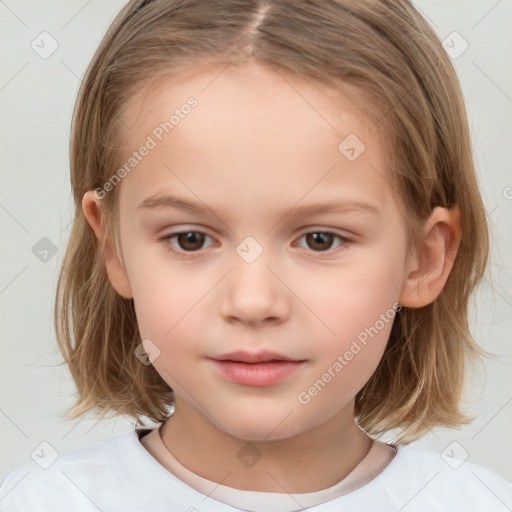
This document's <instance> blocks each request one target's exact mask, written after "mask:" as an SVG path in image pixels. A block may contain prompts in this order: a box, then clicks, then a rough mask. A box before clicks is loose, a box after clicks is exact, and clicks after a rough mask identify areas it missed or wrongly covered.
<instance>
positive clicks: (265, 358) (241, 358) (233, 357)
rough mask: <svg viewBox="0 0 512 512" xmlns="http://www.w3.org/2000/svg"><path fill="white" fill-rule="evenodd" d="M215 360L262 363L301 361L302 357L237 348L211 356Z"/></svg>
mask: <svg viewBox="0 0 512 512" xmlns="http://www.w3.org/2000/svg"><path fill="white" fill-rule="evenodd" d="M212 359H215V360H216V361H237V362H240V363H263V362H270V361H296V362H298V361H303V359H294V358H292V357H287V356H284V355H282V354H278V353H276V352H271V351H269V350H262V351H260V352H246V351H244V350H237V351H236V352H229V354H221V355H220V356H215V357H212Z"/></svg>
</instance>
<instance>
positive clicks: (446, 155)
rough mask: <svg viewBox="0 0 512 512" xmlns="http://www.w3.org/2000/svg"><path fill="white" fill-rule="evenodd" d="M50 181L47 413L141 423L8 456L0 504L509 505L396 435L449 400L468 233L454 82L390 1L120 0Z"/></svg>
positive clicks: (442, 411)
mask: <svg viewBox="0 0 512 512" xmlns="http://www.w3.org/2000/svg"><path fill="white" fill-rule="evenodd" d="M71 182H72V187H73V193H74V198H75V203H76V217H75V221H74V225H73V230H72V233H71V237H70V240H69V246H68V248H67V251H66V254H65V258H64V262H63V265H62V271H61V274H60V279H59V283H58V296H57V302H56V315H55V320H56V327H57V333H58V341H59V345H60V348H61V350H62V353H63V356H64V358H65V361H66V362H67V364H68V365H69V368H70V371H71V374H72V375H73V378H74V380H75V382H76V385H77V388H78V393H79V397H78V401H77V403H76V404H75V406H74V408H73V410H72V414H71V417H73V418H76V417H79V416H81V415H82V414H84V413H86V412H87V411H89V410H91V409H96V410H97V411H98V412H99V414H100V417H104V416H105V415H106V414H107V413H109V412H113V413H114V414H122V415H126V416H128V417H131V418H135V419H136V420H137V422H138V423H139V424H142V425H143V424H144V421H143V418H144V417H146V418H149V419H151V420H152V421H155V422H160V423H161V424H160V426H159V428H156V429H149V428H137V429H135V430H133V431H130V432H127V433H123V434H119V435H117V436H114V437H113V438H111V439H110V440H107V441H105V442H103V443H100V444H97V445H95V446H93V447H90V448H86V449H77V450H74V451H71V452H70V453H68V454H66V455H63V456H60V457H59V458H58V459H57V460H56V461H55V462H53V464H51V463H50V461H47V464H42V463H39V464H35V463H34V464H31V465H26V466H23V467H21V468H19V469H17V470H15V471H14V472H12V473H11V474H9V475H8V476H7V478H6V479H5V480H4V482H3V485H2V487H1V490H0V509H1V510H2V511H3V512H11V511H15V510H16V511H21V510H27V511H29V510H30V511H52V512H53V511H60V510H62V511H70V510H80V511H89V510H90V511H93V510H94V511H97V510H101V511H104V512H106V511H114V510H119V511H120V510H123V511H142V510H147V511H163V510H167V511H173V512H174V511H204V510H208V511H219V512H221V511H226V512H228V511H236V510H249V511H260V510H261V511H266V512H272V511H298V510H304V509H307V510H311V511H313V510H314V511H315V512H330V511H338V510H343V511H346V512H356V511H357V512H359V511H362V510H379V511H397V510H407V511H413V510H414V511H425V510H428V511H448V510H449V511H450V512H455V511H462V510H464V511H468V510H472V511H488V510H493V511H498V510H509V509H510V507H512V484H510V483H509V482H508V481H506V480H505V479H504V478H502V477H500V476H498V475H496V474H494V473H492V472H490V471H488V470H486V469H484V468H482V467H479V466H477V465H474V464H472V463H469V462H464V461H463V460H457V458H456V457H454V456H453V455H454V453H455V452H454V450H451V451H450V450H448V452H447V454H444V455H443V456H441V455H439V454H437V453H434V452H432V451H429V450H426V449H422V448H419V447H416V446H411V445H409V444H408V443H410V442H411V441H413V440H415V439H418V438H419V437H421V436H422V435H424V434H426V433H427V432H428V431H429V430H430V429H432V428H434V427H436V426H448V427H455V426H457V425H461V424H463V423H467V422H469V421H470V418H468V417H467V416H465V415H464V414H463V412H462V411H461V410H460V403H461V399H462V391H463V382H464V370H465V365H466V362H471V361H477V360H478V358H479V357H480V356H481V355H485V354H486V352H485V351H484V350H483V349H481V348H480V347H478V346H477V344H476V343H475V341H474V340H473V339H472V337H471V335H470V333H469V329H468V317H467V306H468V300H469V298H470V296H471V295H472V292H473V291H474V289H475V287H476V285H477V284H478V282H479V280H480V279H481V277H482V275H483V273H484V269H485V266H486V261H487V255H488V232H487V225H486V220H485V211H484V207H483V204H482V200H481V196H480V192H479V189H478V186H477V181H476V177H475V171H474V164H473V161H472V156H471V144H470V136H469V131H468V126H467V119H466V113H465V108H464V104H463V100H462V95H461V91H460V88H459V84H458V80H457V77H456V74H455V72H454V69H453V67H452V64H451V63H450V60H449V57H448V56H447V55H446V54H445V52H444V50H443V48H442V45H441V43H440V41H439V40H438V38H437V37H436V35H435V34H434V33H433V31H432V30H431V29H430V27H429V25H428V24H427V23H426V22H425V21H424V20H423V18H422V17H421V16H420V15H419V14H418V13H417V12H416V10H415V9H414V8H413V6H412V5H411V3H410V2H409V1H408V0H364V1H361V2H352V1H349V0H322V1H320V0H312V1H308V2H306V1H302V2H297V1H296V0H293V1H292V0H249V1H248V0H229V1H228V0H226V1H224V0H215V1H214V0H211V1H208V2H205V1H198V0H174V1H169V0H132V1H130V2H129V3H128V4H127V6H126V7H125V8H124V9H123V10H122V11H121V13H120V14H119V15H118V17H117V18H116V20H115V21H114V23H113V24H112V26H111V28H110V30H109V31H108V33H107V34H106V36H105V38H104V40H103V41H102V43H101V45H100V47H99V49H98V50H97V52H96V55H95V56H94V58H93V61H92V63H91V65H90V66H89V69H88V71H87V74H86V77H85V79H84V81H83V84H82V88H81V91H80V94H79V98H78V102H77V107H76V110H75V115H74V123H73V133H72V145H71ZM199 242H201V243H199ZM322 244H325V247H321V245H322ZM393 429H397V430H398V432H399V435H398V437H397V441H396V443H385V442H383V441H379V440H378V437H379V436H380V435H382V434H383V433H385V432H388V431H391V430H393ZM458 446H460V445H458ZM41 466H43V467H44V466H46V467H45V468H43V467H41Z"/></svg>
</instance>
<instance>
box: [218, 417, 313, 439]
mask: <svg viewBox="0 0 512 512" xmlns="http://www.w3.org/2000/svg"><path fill="white" fill-rule="evenodd" d="M222 424H223V425H224V427H225V428H224V430H225V432H226V433H227V434H229V435H230V436H232V437H235V438H237V439H241V440H243V441H252V442H254V443H256V442H268V441H279V440H282V439H289V438H291V437H294V436H296V435H298V434H301V433H302V432H304V431H305V430H307V429H308V426H307V425H305V424H302V423H301V422H300V419H299V418H297V416H296V414H295V411H294V412H292V413H291V414H290V413H289V411H288V412H287V413H286V414H283V412H280V413H279V414H269V413H268V412H266V413H265V412H263V413H259V412H257V413H256V414H254V413H253V414H247V415H246V414H244V413H240V415H239V416H235V417H232V418H230V419H229V420H228V419H227V418H225V419H224V421H222Z"/></svg>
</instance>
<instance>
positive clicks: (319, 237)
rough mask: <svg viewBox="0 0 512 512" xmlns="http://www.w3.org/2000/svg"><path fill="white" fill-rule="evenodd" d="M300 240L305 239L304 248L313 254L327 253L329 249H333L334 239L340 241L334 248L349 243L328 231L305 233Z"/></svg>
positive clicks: (346, 239) (347, 240)
mask: <svg viewBox="0 0 512 512" xmlns="http://www.w3.org/2000/svg"><path fill="white" fill-rule="evenodd" d="M301 239H305V241H306V246H307V247H306V248H308V249H311V250H313V251H314V252H327V251H329V250H330V249H333V245H334V243H335V240H336V239H338V240H340V242H339V243H338V244H337V245H336V246H334V248H337V247H339V246H341V245H344V244H346V243H348V242H350V240H349V239H348V238H345V237H343V236H341V235H338V234H336V233H332V232H330V231H311V232H309V233H305V234H304V235H303V236H302V237H301Z"/></svg>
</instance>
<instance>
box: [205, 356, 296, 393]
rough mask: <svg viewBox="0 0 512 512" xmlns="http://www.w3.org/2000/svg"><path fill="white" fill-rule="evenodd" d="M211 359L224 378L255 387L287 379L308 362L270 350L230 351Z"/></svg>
mask: <svg viewBox="0 0 512 512" xmlns="http://www.w3.org/2000/svg"><path fill="white" fill-rule="evenodd" d="M211 359H212V361H213V363H214V366H215V367H216V369H217V371H218V372H219V374H220V375H221V376H222V377H223V378H225V379H227V380H229V381H231V382H234V383H236V384H242V385H244V386H255V387H264V386H273V385H274V384H277V383H279V382H281V381H283V380H286V379H288V378H289V377H291V376H292V375H293V374H294V373H295V372H296V371H297V370H299V369H300V368H302V367H303V366H304V364H303V363H305V362H306V361H305V360H303V359H302V360H300V359H292V358H290V357H288V356H284V355H283V354H277V353H276V352H270V351H261V352H255V353H252V352H243V351H238V352H230V353H229V354H222V355H220V356H216V357H215V358H211Z"/></svg>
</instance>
